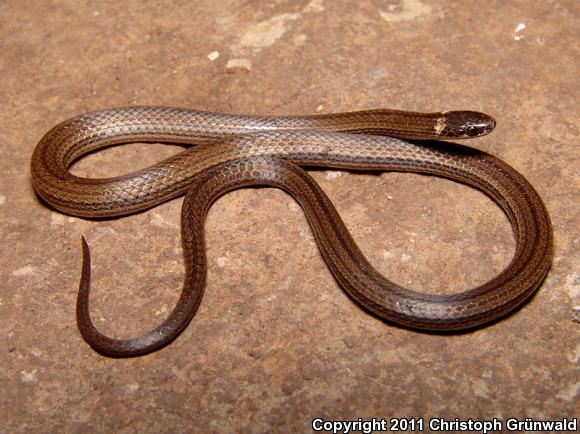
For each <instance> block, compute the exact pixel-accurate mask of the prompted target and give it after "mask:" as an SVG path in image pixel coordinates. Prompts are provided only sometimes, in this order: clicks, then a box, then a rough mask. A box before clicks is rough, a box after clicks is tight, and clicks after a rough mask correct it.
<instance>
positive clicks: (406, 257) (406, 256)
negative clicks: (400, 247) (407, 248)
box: [401, 253, 411, 262]
mask: <svg viewBox="0 0 580 434" xmlns="http://www.w3.org/2000/svg"><path fill="white" fill-rule="evenodd" d="M410 259H411V255H409V254H407V253H403V254H401V261H403V262H408V261H409V260H410Z"/></svg>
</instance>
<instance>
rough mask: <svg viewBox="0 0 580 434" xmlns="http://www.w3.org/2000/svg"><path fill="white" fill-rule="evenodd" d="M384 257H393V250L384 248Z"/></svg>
mask: <svg viewBox="0 0 580 434" xmlns="http://www.w3.org/2000/svg"><path fill="white" fill-rule="evenodd" d="M382 253H383V258H384V259H391V258H392V257H393V256H395V255H393V252H389V251H388V250H383V252H382Z"/></svg>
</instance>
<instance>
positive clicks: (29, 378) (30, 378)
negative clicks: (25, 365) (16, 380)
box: [20, 369, 37, 383]
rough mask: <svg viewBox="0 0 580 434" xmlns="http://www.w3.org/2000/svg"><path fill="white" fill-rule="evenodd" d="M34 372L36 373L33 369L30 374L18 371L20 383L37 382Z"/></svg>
mask: <svg viewBox="0 0 580 434" xmlns="http://www.w3.org/2000/svg"><path fill="white" fill-rule="evenodd" d="M36 372H37V370H36V369H33V370H32V371H30V372H28V371H20V378H22V381H24V382H25V383H36V381H37V379H36Z"/></svg>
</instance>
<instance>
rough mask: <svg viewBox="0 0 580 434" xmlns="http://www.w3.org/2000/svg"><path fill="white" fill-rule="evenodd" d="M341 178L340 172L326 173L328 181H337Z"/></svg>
mask: <svg viewBox="0 0 580 434" xmlns="http://www.w3.org/2000/svg"><path fill="white" fill-rule="evenodd" d="M339 176H342V172H341V171H339V170H333V171H331V172H326V179H328V180H332V179H336V178H338V177H339Z"/></svg>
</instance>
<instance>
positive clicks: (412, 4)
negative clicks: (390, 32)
mask: <svg viewBox="0 0 580 434" xmlns="http://www.w3.org/2000/svg"><path fill="white" fill-rule="evenodd" d="M388 9H389V12H385V11H382V10H380V9H379V16H380V17H381V18H382V19H383V20H385V21H389V22H395V23H396V22H401V21H410V20H414V19H415V18H419V17H422V16H426V15H429V14H430V13H431V6H430V5H428V4H424V3H423V2H421V0H401V4H400V6H398V7H397V5H389V6H388Z"/></svg>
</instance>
